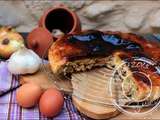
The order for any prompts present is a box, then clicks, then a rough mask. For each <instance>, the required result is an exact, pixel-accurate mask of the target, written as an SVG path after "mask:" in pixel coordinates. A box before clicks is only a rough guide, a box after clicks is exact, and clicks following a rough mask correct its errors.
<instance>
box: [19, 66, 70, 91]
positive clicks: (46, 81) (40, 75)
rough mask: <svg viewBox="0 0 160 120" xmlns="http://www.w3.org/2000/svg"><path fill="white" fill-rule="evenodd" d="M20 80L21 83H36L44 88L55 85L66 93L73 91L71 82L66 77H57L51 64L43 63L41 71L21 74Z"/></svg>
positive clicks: (54, 86)
mask: <svg viewBox="0 0 160 120" xmlns="http://www.w3.org/2000/svg"><path fill="white" fill-rule="evenodd" d="M19 80H20V83H21V84H25V83H35V84H37V85H39V86H41V88H43V89H44V90H45V89H48V88H51V87H53V88H58V89H60V90H61V91H63V92H66V93H72V85H71V82H70V81H69V80H64V79H63V80H62V79H61V80H60V79H55V77H54V76H53V73H52V71H51V69H50V66H49V64H46V65H41V67H40V69H39V71H38V72H36V73H35V74H30V75H21V76H20V79H19Z"/></svg>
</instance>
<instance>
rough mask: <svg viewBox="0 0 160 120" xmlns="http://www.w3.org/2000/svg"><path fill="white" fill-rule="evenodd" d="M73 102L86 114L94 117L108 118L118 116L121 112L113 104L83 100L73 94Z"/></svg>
mask: <svg viewBox="0 0 160 120" xmlns="http://www.w3.org/2000/svg"><path fill="white" fill-rule="evenodd" d="M72 101H73V104H74V105H75V106H76V108H77V109H78V110H79V111H80V112H81V113H83V114H84V115H86V116H88V117H90V118H93V119H97V120H100V119H108V118H112V117H115V116H117V115H118V114H119V113H120V112H119V111H118V110H117V109H116V108H114V107H113V106H101V105H97V104H94V103H91V102H87V101H83V100H81V99H78V98H77V97H75V96H72Z"/></svg>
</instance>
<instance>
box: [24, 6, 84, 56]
mask: <svg viewBox="0 0 160 120" xmlns="http://www.w3.org/2000/svg"><path fill="white" fill-rule="evenodd" d="M38 25H39V27H38V28H36V29H34V30H33V31H31V32H30V33H29V35H28V37H27V45H28V47H29V48H31V49H33V50H34V51H35V52H36V53H37V54H38V55H39V56H40V57H44V54H45V53H47V52H46V49H47V48H49V46H50V43H52V42H53V41H55V40H56V39H57V38H56V37H55V36H53V35H52V30H53V29H59V30H60V31H62V32H63V33H64V34H71V33H75V32H80V31H81V24H80V21H79V18H78V16H77V15H76V13H75V12H73V11H71V10H70V9H69V8H67V7H66V6H65V5H62V4H61V5H58V6H56V7H52V8H50V9H48V10H46V11H45V12H44V14H43V15H42V17H41V18H40V20H39V24H38ZM45 36H46V37H45ZM51 37H52V39H51ZM45 56H47V55H45Z"/></svg>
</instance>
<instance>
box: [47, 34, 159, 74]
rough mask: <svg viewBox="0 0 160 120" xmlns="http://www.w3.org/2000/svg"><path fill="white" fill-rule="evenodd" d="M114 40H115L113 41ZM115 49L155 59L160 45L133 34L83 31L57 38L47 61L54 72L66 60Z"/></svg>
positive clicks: (107, 52)
mask: <svg viewBox="0 0 160 120" xmlns="http://www.w3.org/2000/svg"><path fill="white" fill-rule="evenodd" d="M105 35H106V36H105ZM82 36H83V38H82ZM87 37H88V38H87ZM94 37H95V38H94ZM115 41H117V42H116V43H114V42H115ZM120 43H122V44H120ZM115 51H125V52H127V51H128V52H130V53H132V54H143V55H145V56H147V57H149V58H152V59H154V60H155V61H159V60H160V46H159V45H158V44H156V43H153V42H148V41H147V40H145V39H144V38H142V37H139V36H137V35H135V34H132V33H121V32H111V31H107V32H105V33H102V32H99V31H85V32H81V33H77V34H74V35H66V36H64V37H63V38H61V39H59V40H57V41H56V42H55V43H54V44H53V45H52V46H51V48H50V49H49V62H50V64H51V67H52V70H53V72H54V73H56V72H57V71H58V70H59V69H61V67H62V66H64V65H65V64H66V63H67V62H68V61H74V60H77V59H82V58H88V57H98V56H108V55H111V54H112V53H113V52H115Z"/></svg>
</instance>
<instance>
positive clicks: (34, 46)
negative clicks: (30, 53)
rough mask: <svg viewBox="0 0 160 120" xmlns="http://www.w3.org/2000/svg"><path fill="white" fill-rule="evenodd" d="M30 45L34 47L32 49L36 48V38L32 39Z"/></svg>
mask: <svg viewBox="0 0 160 120" xmlns="http://www.w3.org/2000/svg"><path fill="white" fill-rule="evenodd" d="M31 47H32V48H34V49H36V48H37V47H38V43H37V41H36V40H33V41H32V42H31Z"/></svg>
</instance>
